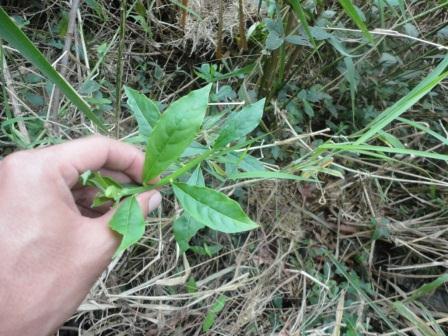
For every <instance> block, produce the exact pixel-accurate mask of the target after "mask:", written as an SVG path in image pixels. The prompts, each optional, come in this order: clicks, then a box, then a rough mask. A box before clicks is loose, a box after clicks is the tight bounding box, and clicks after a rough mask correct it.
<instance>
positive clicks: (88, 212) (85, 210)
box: [78, 205, 104, 218]
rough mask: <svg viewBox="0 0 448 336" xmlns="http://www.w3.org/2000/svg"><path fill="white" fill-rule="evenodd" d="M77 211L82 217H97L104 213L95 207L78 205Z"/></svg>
mask: <svg viewBox="0 0 448 336" xmlns="http://www.w3.org/2000/svg"><path fill="white" fill-rule="evenodd" d="M78 209H79V212H80V213H81V215H82V216H83V217H87V218H98V217H101V216H102V215H104V212H99V211H96V208H90V207H85V206H82V205H78Z"/></svg>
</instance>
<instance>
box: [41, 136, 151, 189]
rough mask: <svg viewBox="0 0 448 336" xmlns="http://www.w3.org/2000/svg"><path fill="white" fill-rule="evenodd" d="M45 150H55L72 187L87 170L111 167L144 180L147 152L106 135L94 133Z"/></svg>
mask: <svg viewBox="0 0 448 336" xmlns="http://www.w3.org/2000/svg"><path fill="white" fill-rule="evenodd" d="M44 150H47V151H52V152H53V154H54V157H56V159H57V160H58V162H59V163H60V165H61V166H62V168H63V169H62V174H63V176H64V178H65V179H66V181H67V183H68V184H69V185H70V186H74V185H75V184H76V182H77V181H78V178H79V175H80V174H82V173H83V172H85V171H87V170H93V171H98V170H100V169H108V170H113V171H117V172H122V173H123V174H125V175H127V176H128V177H129V178H131V179H132V180H134V181H136V182H141V175H142V170H143V163H144V159H145V158H144V154H143V152H142V151H140V150H139V149H138V148H136V147H134V146H132V145H129V144H125V143H123V142H120V141H117V140H113V139H109V138H107V137H104V136H91V137H87V138H83V139H79V140H74V141H70V142H66V143H64V144H61V145H56V146H53V147H50V148H46V149H44Z"/></svg>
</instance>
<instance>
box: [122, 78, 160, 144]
mask: <svg viewBox="0 0 448 336" xmlns="http://www.w3.org/2000/svg"><path fill="white" fill-rule="evenodd" d="M124 91H125V93H126V96H127V97H128V101H127V104H128V106H129V109H130V110H131V112H132V115H133V116H134V118H135V119H136V120H137V124H138V129H139V132H140V134H141V135H143V136H146V137H147V136H149V135H150V134H151V131H152V129H153V127H154V126H155V125H156V123H157V121H158V120H159V118H160V111H159V108H158V107H157V105H156V103H155V102H154V101H152V100H151V99H149V98H148V97H146V96H145V95H144V94H141V93H139V92H138V91H136V90H134V89H131V88H130V87H127V86H125V87H124Z"/></svg>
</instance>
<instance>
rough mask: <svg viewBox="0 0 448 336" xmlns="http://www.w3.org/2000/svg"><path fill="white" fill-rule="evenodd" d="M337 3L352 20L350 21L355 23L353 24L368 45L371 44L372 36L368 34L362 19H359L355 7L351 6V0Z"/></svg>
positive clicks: (342, 0) (359, 16) (340, 0)
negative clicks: (359, 30)
mask: <svg viewBox="0 0 448 336" xmlns="http://www.w3.org/2000/svg"><path fill="white" fill-rule="evenodd" d="M339 3H340V4H341V6H342V8H344V11H345V13H346V14H347V15H348V16H350V17H351V18H352V20H353V21H354V22H355V24H356V25H357V26H358V28H359V29H361V31H362V33H363V34H364V36H365V38H366V39H367V40H368V41H369V42H370V43H373V37H372V34H370V32H369V30H368V29H367V26H366V24H365V23H364V20H363V18H362V17H361V15H360V13H359V12H358V9H357V8H356V7H355V5H353V3H352V1H351V0H339Z"/></svg>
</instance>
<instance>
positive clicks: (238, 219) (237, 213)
mask: <svg viewBox="0 0 448 336" xmlns="http://www.w3.org/2000/svg"><path fill="white" fill-rule="evenodd" d="M173 190H174V193H175V194H176V197H177V199H178V201H179V202H180V204H181V205H182V207H183V208H184V210H185V211H186V212H187V213H188V215H190V216H191V217H193V218H194V219H195V220H197V221H198V222H200V223H202V224H203V225H205V226H208V227H209V228H211V229H214V230H217V231H221V232H226V233H236V232H243V231H248V230H252V229H255V228H257V227H258V225H257V224H256V223H254V222H253V221H252V220H251V219H250V218H249V217H248V216H247V215H246V214H245V213H244V211H243V209H241V206H240V205H239V204H238V203H237V202H236V201H234V200H232V199H231V198H229V197H227V196H226V195H224V194H223V193H221V192H219V191H216V190H213V189H210V188H206V187H199V186H191V185H188V184H186V183H174V184H173Z"/></svg>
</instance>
